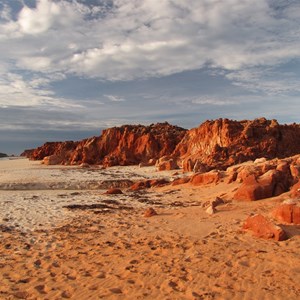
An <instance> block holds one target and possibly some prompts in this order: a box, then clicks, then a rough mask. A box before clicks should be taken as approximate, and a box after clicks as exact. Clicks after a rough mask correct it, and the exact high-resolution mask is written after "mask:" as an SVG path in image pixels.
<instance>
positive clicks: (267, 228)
mask: <svg viewBox="0 0 300 300" xmlns="http://www.w3.org/2000/svg"><path fill="white" fill-rule="evenodd" d="M243 229H245V230H251V231H252V232H253V234H254V235H255V236H256V237H259V238H263V239H273V240H275V241H284V240H286V239H287V235H286V233H285V232H284V230H283V229H282V228H280V227H279V226H277V225H275V224H273V223H272V222H271V221H269V220H268V219H267V218H266V217H264V216H263V215H261V214H256V215H253V216H249V217H248V218H247V219H246V221H245V223H244V225H243Z"/></svg>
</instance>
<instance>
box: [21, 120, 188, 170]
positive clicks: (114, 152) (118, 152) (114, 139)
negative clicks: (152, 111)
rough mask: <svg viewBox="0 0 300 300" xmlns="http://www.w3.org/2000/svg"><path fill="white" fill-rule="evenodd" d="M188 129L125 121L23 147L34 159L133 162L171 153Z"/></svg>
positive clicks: (111, 162)
mask: <svg viewBox="0 0 300 300" xmlns="http://www.w3.org/2000/svg"><path fill="white" fill-rule="evenodd" d="M185 132H186V130H185V129H183V128H180V127H177V126H172V125H170V124H168V123H158V124H151V125H150V126H143V125H124V126H121V127H113V128H109V129H106V130H104V131H103V132H102V135H101V136H99V137H93V138H89V139H85V140H82V141H79V142H54V143H46V144H44V145H43V146H41V147H39V148H37V149H34V150H29V151H28V150H27V151H24V153H23V155H24V156H27V157H29V158H31V159H34V160H36V159H43V158H44V157H45V156H50V155H56V156H57V157H58V158H59V163H70V164H80V163H89V164H103V165H104V166H114V165H131V164H138V163H140V162H148V161H149V159H152V158H153V159H158V158H160V157H162V156H165V155H170V154H171V153H172V152H173V151H174V149H175V147H176V145H177V144H178V143H179V142H180V141H181V139H182V138H183V136H184V135H185Z"/></svg>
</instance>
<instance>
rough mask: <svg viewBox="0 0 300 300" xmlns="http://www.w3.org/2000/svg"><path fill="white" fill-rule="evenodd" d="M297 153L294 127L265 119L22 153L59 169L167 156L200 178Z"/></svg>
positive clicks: (134, 129)
mask: <svg viewBox="0 0 300 300" xmlns="http://www.w3.org/2000/svg"><path fill="white" fill-rule="evenodd" d="M299 153H300V125H299V124H292V125H279V124H278V123H277V121H276V120H266V119H265V118H260V119H255V120H252V121H249V120H244V121H233V120H228V119H218V120H214V121H206V122H204V123H203V124H201V125H200V126H199V127H198V128H194V129H191V130H188V131H187V130H185V129H183V128H180V127H177V126H172V125H170V124H168V123H158V124H152V125H150V126H142V125H124V126H121V127H113V128H109V129H106V130H104V131H103V133H102V135H101V136H99V137H93V138H89V139H85V140H82V141H79V142H72V141H70V142H53V143H46V144H44V145H43V146H41V147H39V148H37V149H33V150H27V151H25V152H24V153H23V155H24V156H27V157H29V158H31V159H40V160H41V159H43V158H44V157H45V156H50V155H56V160H57V157H58V161H59V163H65V164H81V163H88V164H103V165H104V166H106V167H107V166H114V165H132V164H139V163H147V162H148V160H149V159H159V158H161V157H163V156H168V157H169V159H172V160H173V161H174V163H175V165H176V161H177V163H178V164H179V165H180V164H182V166H183V169H184V171H192V170H194V171H195V172H205V171H208V170H211V169H214V168H217V169H226V168H227V167H228V166H231V165H234V164H237V163H241V162H244V161H247V160H255V159H256V158H260V157H265V158H267V159H272V158H276V157H277V158H284V157H289V156H293V155H296V154H299Z"/></svg>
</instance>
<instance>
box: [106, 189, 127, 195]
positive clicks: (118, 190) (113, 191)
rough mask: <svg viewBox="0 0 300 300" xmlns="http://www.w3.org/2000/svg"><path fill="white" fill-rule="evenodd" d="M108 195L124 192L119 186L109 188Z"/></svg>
mask: <svg viewBox="0 0 300 300" xmlns="http://www.w3.org/2000/svg"><path fill="white" fill-rule="evenodd" d="M105 194H107V195H119V194H123V192H122V191H121V190H120V189H117V188H110V189H109V190H107V191H106V193H105Z"/></svg>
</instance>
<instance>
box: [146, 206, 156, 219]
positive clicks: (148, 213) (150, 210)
mask: <svg viewBox="0 0 300 300" xmlns="http://www.w3.org/2000/svg"><path fill="white" fill-rule="evenodd" d="M156 215H157V212H156V211H155V210H154V208H152V207H149V208H147V209H146V211H145V212H144V217H146V218H150V217H153V216H156Z"/></svg>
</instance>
